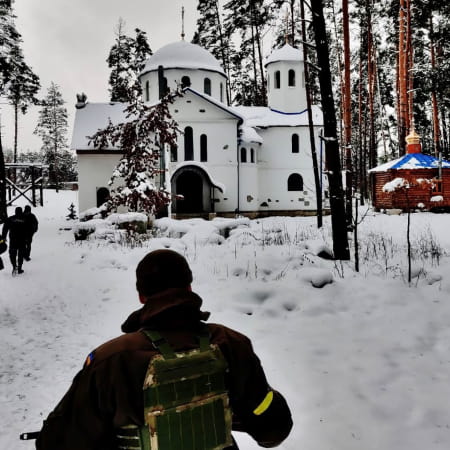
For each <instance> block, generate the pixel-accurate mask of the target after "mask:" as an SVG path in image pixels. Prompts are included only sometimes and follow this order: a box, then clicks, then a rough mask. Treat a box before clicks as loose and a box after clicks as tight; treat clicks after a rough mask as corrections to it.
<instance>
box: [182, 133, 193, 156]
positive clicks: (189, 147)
mask: <svg viewBox="0 0 450 450" xmlns="http://www.w3.org/2000/svg"><path fill="white" fill-rule="evenodd" d="M193 159H194V139H193V131H192V127H186V128H185V129H184V160H185V161H192V160H193Z"/></svg>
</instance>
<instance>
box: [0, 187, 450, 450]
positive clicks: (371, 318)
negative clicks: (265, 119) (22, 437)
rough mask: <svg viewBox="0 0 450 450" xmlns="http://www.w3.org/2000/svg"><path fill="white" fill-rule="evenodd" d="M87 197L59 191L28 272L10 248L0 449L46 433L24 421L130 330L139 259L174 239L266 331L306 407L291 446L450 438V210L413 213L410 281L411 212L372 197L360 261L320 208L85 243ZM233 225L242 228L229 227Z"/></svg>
mask: <svg viewBox="0 0 450 450" xmlns="http://www.w3.org/2000/svg"><path fill="white" fill-rule="evenodd" d="M71 202H74V203H76V193H74V192H60V193H59V194H55V193H54V192H46V193H45V207H44V208H36V209H35V213H36V215H37V216H38V219H39V221H40V228H39V232H38V234H37V235H36V236H35V242H34V245H33V250H32V255H31V256H32V260H31V261H30V262H29V263H26V265H25V266H24V269H25V273H24V274H23V275H21V276H18V277H14V278H13V277H12V276H11V270H10V264H9V261H8V259H7V255H3V260H4V262H5V266H6V269H5V270H3V271H2V272H0V325H1V331H0V333H1V335H0V354H1V356H2V363H1V368H0V398H1V407H2V424H1V432H0V449H2V450H3V449H4V450H9V449H15V450H18V449H19V450H20V449H31V448H34V447H33V443H32V442H20V441H18V437H19V434H20V433H21V432H24V431H34V430H39V429H40V426H41V423H42V420H43V419H44V418H45V417H46V416H47V414H48V413H49V412H50V410H51V409H53V407H54V406H55V405H56V403H57V401H58V400H59V399H60V398H61V397H62V395H63V394H64V393H65V391H66V390H67V389H68V387H69V385H70V382H71V380H72V378H73V376H74V375H75V373H76V372H77V371H78V370H79V368H80V367H81V365H82V363H83V361H84V359H85V357H86V355H87V354H88V353H89V352H90V351H91V350H92V349H93V348H95V347H96V346H98V345H99V344H101V343H102V342H103V341H105V340H107V339H109V338H112V337H114V336H116V335H118V334H119V333H120V324H121V323H122V321H123V320H124V318H125V317H126V316H127V315H128V313H129V312H131V311H133V310H134V309H137V308H138V307H139V303H138V300H137V295H136V292H135V288H134V269H135V267H136V264H137V263H138V261H139V260H140V259H141V258H142V257H143V256H144V255H145V254H146V253H147V252H148V251H149V250H151V249H155V248H161V247H171V248H173V249H175V250H178V251H180V252H181V253H182V254H184V255H185V256H186V257H187V259H188V260H189V262H190V264H191V266H192V269H193V272H194V283H193V289H194V291H196V292H197V293H199V294H200V295H201V296H202V297H203V298H204V306H205V307H204V309H205V310H209V311H211V312H212V317H211V320H212V321H215V322H222V323H225V324H226V325H228V326H230V327H232V328H235V329H237V330H239V331H241V332H243V333H245V334H247V335H248V336H249V337H250V338H251V339H252V340H253V343H254V347H255V349H256V352H257V353H258V354H259V356H260V358H261V359H262V361H263V365H264V367H265V370H266V373H267V375H268V378H269V380H270V382H271V384H272V385H273V386H274V387H275V388H277V389H279V390H280V391H281V392H282V393H283V394H284V395H285V396H286V398H287V400H288V402H289V404H290V406H291V409H292V412H293V418H294V429H293V432H292V434H291V436H290V437H289V438H288V439H287V440H286V442H285V443H284V444H283V445H282V446H281V448H282V449H284V450H298V449H305V450H331V449H333V450H353V449H355V450H361V449H364V450H425V449H427V450H428V449H439V450H447V449H448V448H450V407H449V398H450V325H449V324H450V296H449V294H450V270H449V269H450V258H449V255H450V233H449V232H448V230H449V225H450V220H449V216H448V215H445V214H442V215H437V214H429V213H417V214H414V215H412V219H411V220H412V239H413V245H414V249H416V251H417V253H414V255H415V258H416V260H415V262H414V265H413V274H414V275H418V276H417V277H415V278H414V279H413V283H412V285H411V286H408V283H407V281H406V275H405V273H406V267H407V264H406V251H405V244H406V216H404V215H401V216H388V215H384V214H374V213H372V212H369V214H368V215H367V216H366V218H365V219H364V221H363V223H362V224H361V225H360V227H359V232H360V244H361V255H360V257H361V270H360V272H359V273H356V272H355V271H354V270H353V262H351V263H344V264H342V265H341V264H335V263H334V262H332V261H326V260H324V259H321V258H319V257H318V256H317V253H318V251H319V250H320V249H323V248H324V247H326V246H331V241H330V236H329V233H330V225H329V224H330V218H329V217H328V218H325V227H324V230H323V231H317V229H316V227H315V218H280V217H277V218H270V219H264V220H258V221H256V220H255V221H246V220H242V221H239V222H237V223H236V222H234V221H227V222H225V221H221V220H218V221H213V222H204V221H201V220H196V221H183V222H176V223H175V222H173V221H168V220H162V221H161V222H160V223H159V225H160V227H161V229H160V233H159V234H160V237H157V238H154V239H151V240H150V241H148V243H146V244H145V245H144V246H143V247H139V246H138V247H135V248H131V247H130V246H124V245H119V244H111V243H109V244H108V243H107V241H106V240H105V239H92V240H91V241H86V242H75V241H74V239H73V233H72V232H71V231H70V230H66V229H65V228H70V226H71V224H73V222H69V221H66V219H65V216H66V214H68V210H67V208H68V207H69V205H70V203H71ZM10 213H12V209H11V210H10ZM237 226H238V227H237ZM236 227H237V228H236ZM225 228H228V229H229V228H234V230H231V232H230V236H229V237H227V238H226V239H225V237H223V236H222V235H223V234H225V233H224V231H223V230H224V229H225ZM164 230H165V231H164ZM220 230H222V235H221V234H219V231H220ZM227 234H228V231H227ZM439 253H441V255H440V256H439V257H438V254H439ZM426 255H428V257H427V258H425V256H426ZM330 281H331V283H329V282H330ZM314 285H323V287H321V288H318V287H314ZM237 438H238V440H239V443H240V446H241V449H243V450H250V449H255V448H257V446H256V444H254V443H253V442H251V441H250V440H249V439H248V438H247V437H245V436H241V435H238V436H237ZM80 450H82V449H80Z"/></svg>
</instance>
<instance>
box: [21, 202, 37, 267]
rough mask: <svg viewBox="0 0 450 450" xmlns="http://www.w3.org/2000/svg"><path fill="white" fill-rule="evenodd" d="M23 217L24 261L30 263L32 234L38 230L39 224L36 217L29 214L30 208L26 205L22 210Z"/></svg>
mask: <svg viewBox="0 0 450 450" xmlns="http://www.w3.org/2000/svg"><path fill="white" fill-rule="evenodd" d="M23 215H24V217H25V222H26V236H25V254H24V259H25V261H30V259H31V258H30V254H31V243H32V242H33V236H34V233H36V231H37V230H38V226H39V222H38V220H37V218H36V216H35V215H34V214H33V213H32V212H31V206H30V205H26V206H25V208H24V210H23Z"/></svg>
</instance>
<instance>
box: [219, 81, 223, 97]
mask: <svg viewBox="0 0 450 450" xmlns="http://www.w3.org/2000/svg"><path fill="white" fill-rule="evenodd" d="M220 101H221V102H223V83H220Z"/></svg>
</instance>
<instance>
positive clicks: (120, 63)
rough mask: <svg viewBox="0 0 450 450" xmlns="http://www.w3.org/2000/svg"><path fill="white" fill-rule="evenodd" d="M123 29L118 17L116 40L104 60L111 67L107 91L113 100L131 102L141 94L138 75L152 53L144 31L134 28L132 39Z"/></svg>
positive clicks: (123, 24) (123, 25)
mask: <svg viewBox="0 0 450 450" xmlns="http://www.w3.org/2000/svg"><path fill="white" fill-rule="evenodd" d="M124 29H125V22H124V21H123V20H122V19H119V22H118V24H117V28H116V40H115V43H114V45H113V46H112V48H111V51H110V52H109V55H108V58H107V60H106V61H107V63H108V67H110V68H111V74H110V77H109V85H110V89H109V92H110V95H111V101H113V102H133V101H136V100H137V99H138V98H139V97H140V96H141V94H142V88H141V85H140V83H139V80H138V76H139V73H140V72H141V70H142V69H143V68H144V65H145V61H146V60H147V58H148V57H149V56H150V55H151V54H152V50H151V48H150V46H149V44H148V41H147V36H146V33H145V31H142V30H140V29H139V28H136V29H135V33H136V37H135V38H134V39H133V38H132V37H129V36H127V35H125V30H124Z"/></svg>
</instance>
